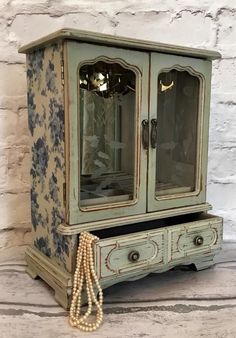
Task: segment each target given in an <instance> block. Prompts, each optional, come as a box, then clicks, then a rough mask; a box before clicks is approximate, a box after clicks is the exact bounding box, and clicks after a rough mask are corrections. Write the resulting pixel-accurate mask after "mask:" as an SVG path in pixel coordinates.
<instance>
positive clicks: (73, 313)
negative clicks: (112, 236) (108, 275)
mask: <svg viewBox="0 0 236 338" xmlns="http://www.w3.org/2000/svg"><path fill="white" fill-rule="evenodd" d="M97 240H98V237H96V236H94V235H92V234H90V233H88V232H81V234H80V238H79V246H78V251H77V262H76V270H75V274H74V283H73V293H72V301H71V306H70V315H69V316H70V317H69V321H70V324H71V326H73V327H77V328H78V329H80V330H82V331H87V332H91V331H95V330H96V329H98V328H99V326H100V325H101V323H102V319H103V309H102V303H103V293H102V288H101V286H100V284H99V281H98V278H97V276H96V272H95V269H94V260H93V243H94V242H95V241H97ZM84 284H85V287H84V291H85V289H86V293H87V300H88V308H87V311H86V312H85V314H81V313H80V311H81V294H82V289H83V285H84ZM93 284H94V285H93ZM94 286H95V287H96V289H97V290H98V299H97V296H96V294H95V292H94ZM93 302H94V304H95V305H96V307H97V313H96V319H95V321H94V322H89V320H88V317H89V316H90V315H91V312H92V307H93Z"/></svg>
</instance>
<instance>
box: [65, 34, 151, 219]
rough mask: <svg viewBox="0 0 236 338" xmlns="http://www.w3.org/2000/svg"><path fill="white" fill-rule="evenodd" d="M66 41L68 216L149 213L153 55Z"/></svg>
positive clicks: (121, 215) (79, 217)
mask: <svg viewBox="0 0 236 338" xmlns="http://www.w3.org/2000/svg"><path fill="white" fill-rule="evenodd" d="M66 43H67V45H66V54H65V58H66V59H65V63H66V69H65V93H66V95H67V97H66V102H67V115H66V133H67V135H66V140H68V142H67V147H66V149H67V172H66V174H67V175H66V176H67V187H68V188H67V189H66V190H67V198H66V200H67V222H68V223H69V224H78V223H85V222H93V221H99V220H105V219H110V218H117V217H125V216H130V215H135V214H143V213H145V212H146V190H147V181H146V173H147V172H146V170H147V156H148V155H147V153H148V150H147V149H144V148H143V146H141V142H142V127H141V126H142V121H143V120H145V121H147V120H148V69H149V68H148V67H149V57H148V53H145V52H138V51H131V50H125V49H121V48H113V47H107V46H101V45H96V44H89V43H83V42H76V41H68V42H66ZM147 141H148V140H147Z"/></svg>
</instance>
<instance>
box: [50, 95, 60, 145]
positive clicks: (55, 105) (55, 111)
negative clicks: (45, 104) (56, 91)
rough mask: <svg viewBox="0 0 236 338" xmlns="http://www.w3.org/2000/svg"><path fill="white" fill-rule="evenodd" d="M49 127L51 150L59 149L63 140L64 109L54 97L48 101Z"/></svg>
mask: <svg viewBox="0 0 236 338" xmlns="http://www.w3.org/2000/svg"><path fill="white" fill-rule="evenodd" d="M48 126H49V128H50V135H51V142H52V148H53V150H58V151H61V143H62V142H63V140H64V109H63V105H62V104H61V103H60V102H58V101H56V99H55V98H52V99H50V102H49V125H48Z"/></svg>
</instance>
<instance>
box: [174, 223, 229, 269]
mask: <svg viewBox="0 0 236 338" xmlns="http://www.w3.org/2000/svg"><path fill="white" fill-rule="evenodd" d="M222 233H223V231H222V219H221V218H220V217H212V218H211V219H210V220H209V219H207V220H201V221H197V222H191V223H187V224H184V225H178V226H174V227H171V228H170V229H169V230H168V262H170V261H175V260H178V259H183V258H187V257H188V256H191V255H196V254H202V253H208V252H209V253H210V252H211V251H212V250H217V249H219V248H220V246H221V242H222V237H223V234H222Z"/></svg>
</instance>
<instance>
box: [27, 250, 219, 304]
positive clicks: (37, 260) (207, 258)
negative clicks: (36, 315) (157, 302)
mask: <svg viewBox="0 0 236 338" xmlns="http://www.w3.org/2000/svg"><path fill="white" fill-rule="evenodd" d="M214 256H215V253H214V254H213V253H211V254H208V255H202V256H199V257H192V258H191V259H185V260H181V261H179V262H178V263H177V262H175V263H169V264H168V265H165V266H163V267H161V268H160V267H159V268H158V269H153V270H152V271H146V272H145V273H144V272H143V271H142V272H141V271H140V274H138V273H137V271H136V274H135V275H126V276H120V277H118V278H114V279H111V280H107V281H104V280H103V281H101V286H102V288H103V289H105V288H108V287H110V286H112V285H114V284H117V283H120V282H124V281H130V282H131V281H135V280H138V279H141V278H144V277H146V276H147V275H149V274H150V273H162V272H165V271H168V270H170V269H172V268H174V267H175V266H179V265H181V266H182V265H185V266H189V267H190V268H191V267H194V270H195V271H199V270H203V269H207V268H209V267H211V266H213V265H214V262H213V258H214ZM26 262H27V268H26V272H27V273H28V274H29V275H30V276H31V277H32V278H33V279H36V278H37V277H40V278H41V279H42V280H44V281H45V282H46V283H47V284H48V285H49V286H50V287H51V288H52V289H53V290H54V291H55V300H56V301H57V302H58V304H60V305H61V306H62V307H63V308H64V309H66V310H68V309H69V307H70V302H71V293H72V284H73V276H72V274H70V273H68V272H66V271H65V270H64V269H63V268H62V267H59V266H58V265H57V264H56V263H55V264H53V262H52V261H51V259H49V258H48V257H46V256H45V255H44V254H42V253H40V252H39V251H38V250H37V249H36V248H34V247H29V248H28V249H27V250H26ZM83 298H84V300H83ZM82 303H83V304H85V303H86V298H85V296H83V295H82Z"/></svg>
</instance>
